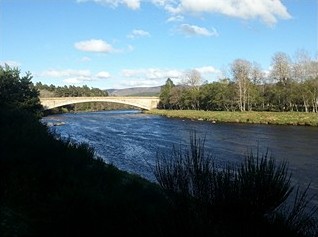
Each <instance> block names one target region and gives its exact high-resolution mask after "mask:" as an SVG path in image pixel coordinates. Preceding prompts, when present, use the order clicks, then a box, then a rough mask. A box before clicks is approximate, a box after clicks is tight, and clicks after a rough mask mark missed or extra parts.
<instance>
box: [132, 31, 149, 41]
mask: <svg viewBox="0 0 318 237" xmlns="http://www.w3.org/2000/svg"><path fill="white" fill-rule="evenodd" d="M127 37H128V38H130V39H136V38H141V37H150V33H149V32H147V31H144V30H133V31H132V32H131V33H130V34H129V35H127Z"/></svg>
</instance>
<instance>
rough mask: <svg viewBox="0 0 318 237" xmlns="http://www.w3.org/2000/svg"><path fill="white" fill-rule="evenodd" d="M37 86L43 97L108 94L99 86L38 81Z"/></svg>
mask: <svg viewBox="0 0 318 237" xmlns="http://www.w3.org/2000/svg"><path fill="white" fill-rule="evenodd" d="M35 87H36V88H37V89H38V90H39V91H40V92H41V94H42V95H43V97H90V96H108V93H107V91H106V90H101V89H98V88H89V87H88V86H86V85H84V86H82V87H80V86H72V85H70V86H54V85H50V86H48V85H46V84H42V83H41V82H38V83H36V84H35Z"/></svg>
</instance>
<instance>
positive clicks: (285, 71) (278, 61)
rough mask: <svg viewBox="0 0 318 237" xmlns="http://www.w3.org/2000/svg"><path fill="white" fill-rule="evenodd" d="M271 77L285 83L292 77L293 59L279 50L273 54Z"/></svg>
mask: <svg viewBox="0 0 318 237" xmlns="http://www.w3.org/2000/svg"><path fill="white" fill-rule="evenodd" d="M271 77H272V78H273V79H276V80H277V81H278V82H280V83H282V84H283V85H286V84H287V83H288V81H289V80H290V79H291V61H290V58H289V56H288V55H287V54H286V53H283V52H278V53H276V54H275V55H274V56H273V58H272V70H271Z"/></svg>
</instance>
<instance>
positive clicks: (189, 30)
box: [180, 24, 219, 36]
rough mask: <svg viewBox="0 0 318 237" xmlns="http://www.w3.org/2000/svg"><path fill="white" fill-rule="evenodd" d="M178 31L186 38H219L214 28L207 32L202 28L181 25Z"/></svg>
mask: <svg viewBox="0 0 318 237" xmlns="http://www.w3.org/2000/svg"><path fill="white" fill-rule="evenodd" d="M180 31H181V32H182V33H183V34H185V35H187V36H193V35H200V36H219V33H218V32H217V31H216V29H214V28H212V30H208V29H206V28H204V27H199V26H196V25H189V24H182V25H181V26H180Z"/></svg>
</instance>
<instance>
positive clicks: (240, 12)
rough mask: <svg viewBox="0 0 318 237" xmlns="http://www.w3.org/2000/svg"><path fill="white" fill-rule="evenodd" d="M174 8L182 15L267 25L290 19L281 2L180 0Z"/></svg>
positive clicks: (276, 0) (259, 0)
mask: <svg viewBox="0 0 318 237" xmlns="http://www.w3.org/2000/svg"><path fill="white" fill-rule="evenodd" d="M175 8H176V9H179V11H181V12H183V13H185V12H190V13H220V14H223V15H226V16H230V17H237V18H241V19H245V20H250V19H260V20H261V21H263V22H265V23H266V24H267V25H274V24H276V23H277V20H278V18H281V19H290V18H291V15H290V14H289V13H288V11H287V8H286V7H285V6H284V4H283V3H282V2H281V0H257V1H255V0H239V1H237V0H222V1H220V0H180V1H178V4H176V5H175Z"/></svg>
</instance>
